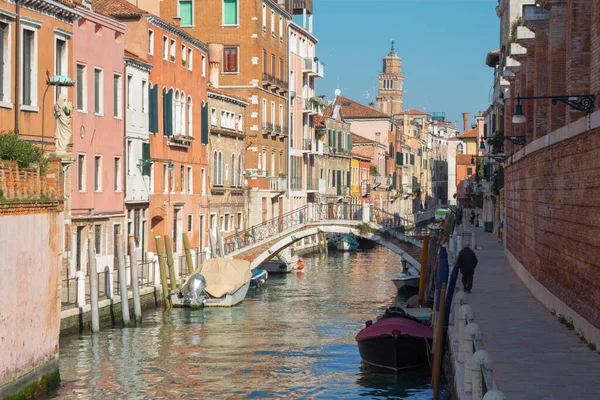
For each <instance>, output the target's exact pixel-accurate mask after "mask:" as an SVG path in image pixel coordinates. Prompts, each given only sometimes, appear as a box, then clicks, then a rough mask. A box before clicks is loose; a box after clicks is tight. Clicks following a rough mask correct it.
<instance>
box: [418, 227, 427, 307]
mask: <svg viewBox="0 0 600 400" xmlns="http://www.w3.org/2000/svg"><path fill="white" fill-rule="evenodd" d="M428 256H429V235H425V237H424V238H423V249H422V251H421V270H420V271H419V275H420V277H419V304H420V305H421V306H422V305H423V301H424V299H423V297H424V295H425V284H426V283H427V257H428Z"/></svg>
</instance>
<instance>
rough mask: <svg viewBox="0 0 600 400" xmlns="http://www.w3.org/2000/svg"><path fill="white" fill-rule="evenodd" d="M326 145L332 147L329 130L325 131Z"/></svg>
mask: <svg viewBox="0 0 600 400" xmlns="http://www.w3.org/2000/svg"><path fill="white" fill-rule="evenodd" d="M327 145H328V146H329V147H331V146H333V140H332V139H331V129H327Z"/></svg>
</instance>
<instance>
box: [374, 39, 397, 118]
mask: <svg viewBox="0 0 600 400" xmlns="http://www.w3.org/2000/svg"><path fill="white" fill-rule="evenodd" d="M403 83H404V75H402V59H401V58H400V57H398V56H397V55H396V51H395V50H394V41H393V40H392V50H391V51H390V53H389V54H388V55H387V57H385V58H384V59H383V72H382V73H380V74H379V90H378V91H377V98H376V107H377V110H378V111H381V112H382V113H385V114H388V115H389V116H394V115H397V114H400V113H402V85H403Z"/></svg>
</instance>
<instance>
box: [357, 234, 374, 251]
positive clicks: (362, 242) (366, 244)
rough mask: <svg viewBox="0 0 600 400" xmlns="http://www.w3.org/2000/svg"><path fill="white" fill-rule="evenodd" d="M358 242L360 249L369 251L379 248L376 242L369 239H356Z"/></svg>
mask: <svg viewBox="0 0 600 400" xmlns="http://www.w3.org/2000/svg"><path fill="white" fill-rule="evenodd" d="M356 241H357V242H358V248H359V249H362V250H369V249H372V248H374V247H375V246H377V243H376V242H374V241H372V240H369V239H365V238H362V237H360V236H358V237H357V238H356Z"/></svg>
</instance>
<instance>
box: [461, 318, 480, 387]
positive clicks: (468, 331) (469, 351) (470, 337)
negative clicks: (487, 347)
mask: <svg viewBox="0 0 600 400" xmlns="http://www.w3.org/2000/svg"><path fill="white" fill-rule="evenodd" d="M473 342H475V343H477V345H478V346H481V329H479V325H477V324H476V323H475V322H471V323H470V324H469V325H467V326H466V328H465V333H464V336H463V349H464V350H465V351H464V363H465V376H464V379H465V381H464V383H465V391H466V392H467V393H469V392H471V388H472V382H473V376H472V374H471V369H470V368H469V365H471V359H472V358H473Z"/></svg>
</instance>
